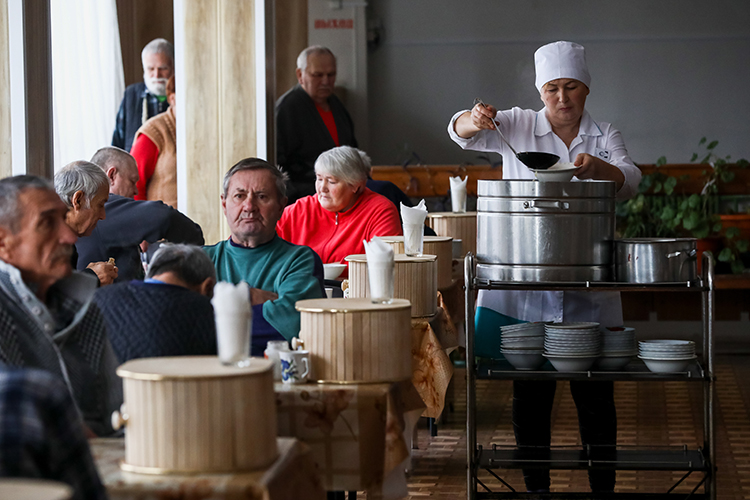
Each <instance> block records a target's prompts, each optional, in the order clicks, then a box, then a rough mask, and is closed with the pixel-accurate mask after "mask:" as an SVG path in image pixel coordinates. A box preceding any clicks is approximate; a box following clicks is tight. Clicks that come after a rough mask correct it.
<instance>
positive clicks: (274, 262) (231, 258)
mask: <svg viewBox="0 0 750 500" xmlns="http://www.w3.org/2000/svg"><path fill="white" fill-rule="evenodd" d="M286 180H287V179H286V175H285V174H284V173H283V172H281V170H279V169H278V168H277V167H275V166H273V165H271V164H270V163H268V162H266V161H264V160H261V159H259V158H246V159H244V160H242V161H240V162H239V163H237V164H236V165H234V166H233V167H232V168H231V169H229V172H227V174H226V175H225V176H224V186H223V187H224V192H223V194H222V195H221V206H222V209H223V210H224V215H225V216H226V218H227V222H228V223H229V229H230V231H231V233H232V235H231V236H230V238H229V239H228V240H225V241H222V242H220V243H217V244H216V245H212V246H206V247H204V250H205V251H206V253H207V254H208V256H209V257H211V260H212V261H213V263H214V266H216V279H217V280H219V281H228V282H231V283H239V282H240V281H245V282H247V283H248V284H249V285H250V287H251V288H250V302H251V304H252V306H253V336H252V355H253V356H259V355H262V354H263V350H264V349H265V347H266V343H267V342H268V341H269V340H291V339H292V337H296V336H297V335H298V334H299V328H300V315H299V312H298V311H297V310H296V309H295V308H294V304H295V303H296V302H297V301H298V300H303V299H315V298H321V297H324V296H325V289H324V287H323V264H322V262H321V260H320V258H319V257H318V256H317V254H316V253H315V252H313V251H312V250H311V249H310V248H309V247H306V246H299V245H293V244H291V243H289V242H287V241H284V240H283V239H281V238H280V237H279V236H278V235H277V234H276V222H277V221H278V220H279V218H281V214H282V212H283V211H284V207H285V206H286V202H287V197H286Z"/></svg>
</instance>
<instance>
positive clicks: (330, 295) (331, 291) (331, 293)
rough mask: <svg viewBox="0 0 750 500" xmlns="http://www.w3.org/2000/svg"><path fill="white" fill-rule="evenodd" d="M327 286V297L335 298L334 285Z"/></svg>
mask: <svg viewBox="0 0 750 500" xmlns="http://www.w3.org/2000/svg"><path fill="white" fill-rule="evenodd" d="M325 288H326V297H327V298H329V299H332V298H333V287H332V286H327V287H325Z"/></svg>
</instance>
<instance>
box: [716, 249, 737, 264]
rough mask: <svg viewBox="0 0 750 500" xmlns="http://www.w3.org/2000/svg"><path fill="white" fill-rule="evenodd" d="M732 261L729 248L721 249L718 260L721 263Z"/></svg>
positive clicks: (732, 255) (732, 257)
mask: <svg viewBox="0 0 750 500" xmlns="http://www.w3.org/2000/svg"><path fill="white" fill-rule="evenodd" d="M733 259H734V254H732V249H731V248H723V249H722V250H721V252H719V260H720V261H721V262H731V261H732V260H733Z"/></svg>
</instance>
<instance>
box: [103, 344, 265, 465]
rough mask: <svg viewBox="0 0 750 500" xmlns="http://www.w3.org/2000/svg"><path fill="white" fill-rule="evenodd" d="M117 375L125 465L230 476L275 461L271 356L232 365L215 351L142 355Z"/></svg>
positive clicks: (121, 368) (123, 367)
mask: <svg viewBox="0 0 750 500" xmlns="http://www.w3.org/2000/svg"><path fill="white" fill-rule="evenodd" d="M117 374H118V375H119V376H120V377H122V378H123V386H124V393H125V394H124V395H125V405H124V406H125V408H124V410H125V411H124V413H125V415H123V416H122V419H123V423H124V424H125V425H126V426H127V429H126V432H125V460H124V462H123V463H122V464H121V467H122V469H123V470H125V471H128V472H139V473H145V474H197V473H219V472H222V473H228V472H242V471H251V470H255V469H261V468H265V467H268V466H269V465H270V464H271V463H273V462H274V460H276V458H277V456H278V450H277V448H276V398H275V396H274V392H273V362H272V361H270V360H266V359H262V358H251V360H250V364H249V366H247V367H236V366H224V365H222V364H221V362H220V361H219V358H218V357H217V356H181V357H169V358H143V359H135V360H132V361H128V362H127V363H125V364H123V365H121V366H120V367H119V368H118V369H117ZM113 420H115V418H114V417H113Z"/></svg>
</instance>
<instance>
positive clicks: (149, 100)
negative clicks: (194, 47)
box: [112, 38, 174, 151]
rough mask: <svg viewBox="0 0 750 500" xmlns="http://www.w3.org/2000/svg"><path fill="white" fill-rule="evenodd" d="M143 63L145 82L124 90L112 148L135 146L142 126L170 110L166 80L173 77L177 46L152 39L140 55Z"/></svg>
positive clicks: (127, 148)
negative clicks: (135, 137)
mask: <svg viewBox="0 0 750 500" xmlns="http://www.w3.org/2000/svg"><path fill="white" fill-rule="evenodd" d="M141 62H142V63H143V82H138V83H134V84H132V85H129V86H128V88H127V89H125V96H124V97H123V99H122V103H121V104H120V111H118V113H117V121H116V124H115V131H114V133H113V134H112V145H113V146H117V147H118V148H121V149H124V150H125V151H130V148H132V147H133V137H134V136H135V133H136V131H137V130H138V129H139V128H140V127H141V125H143V124H144V123H145V122H146V120H148V119H149V118H151V117H153V116H156V115H158V114H159V113H163V112H164V111H166V110H167V108H168V107H169V103H168V102H167V81H168V80H169V77H170V76H172V75H173V74H174V46H173V45H172V44H171V43H169V42H168V41H167V40H165V39H163V38H157V39H155V40H151V41H150V42H149V43H148V44H147V45H146V46H145V47H144V48H143V51H142V52H141Z"/></svg>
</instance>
